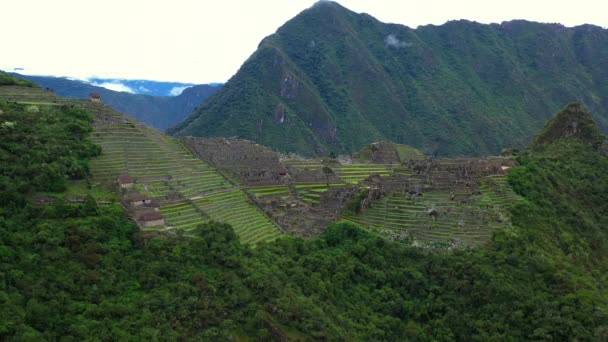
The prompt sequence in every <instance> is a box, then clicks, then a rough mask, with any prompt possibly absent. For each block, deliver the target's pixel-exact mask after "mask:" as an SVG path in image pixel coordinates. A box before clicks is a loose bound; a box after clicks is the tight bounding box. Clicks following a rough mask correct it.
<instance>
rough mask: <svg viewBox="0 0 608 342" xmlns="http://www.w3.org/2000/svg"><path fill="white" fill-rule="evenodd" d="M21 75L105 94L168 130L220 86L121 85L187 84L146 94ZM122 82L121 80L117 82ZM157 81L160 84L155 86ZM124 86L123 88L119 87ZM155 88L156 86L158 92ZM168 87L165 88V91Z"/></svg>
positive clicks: (79, 92)
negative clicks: (174, 92) (171, 93)
mask: <svg viewBox="0 0 608 342" xmlns="http://www.w3.org/2000/svg"><path fill="white" fill-rule="evenodd" d="M14 75H17V76H18V77H20V78H23V79H27V80H31V81H34V82H36V83H37V84H39V85H41V86H42V87H45V88H51V89H53V90H54V91H55V92H56V93H57V94H58V95H61V96H65V97H73V98H88V97H89V95H90V94H91V93H98V94H100V95H101V98H102V101H103V102H104V103H106V104H108V105H110V106H112V107H113V108H114V109H115V110H117V111H119V112H122V113H125V114H130V115H132V116H134V117H135V118H137V119H139V120H141V121H143V122H145V123H147V124H149V125H151V126H154V127H156V128H159V129H161V130H165V129H167V128H169V127H171V126H174V125H176V124H177V123H179V122H181V121H182V120H184V119H185V118H186V117H187V116H188V115H189V114H190V113H191V112H192V111H193V110H194V109H195V108H196V106H198V105H199V104H201V103H202V102H203V101H204V100H206V99H207V97H209V95H211V94H213V93H215V92H216V91H217V90H218V89H219V88H220V86H219V85H207V84H201V85H194V86H189V87H184V86H179V84H181V83H175V84H172V83H166V84H164V85H163V86H160V84H161V82H151V81H125V80H121V81H120V82H122V83H120V84H121V85H123V84H124V85H127V86H131V87H134V88H136V87H138V89H141V87H146V89H147V87H150V88H149V92H155V93H159V92H166V91H170V88H171V87H172V86H173V88H171V89H174V88H176V87H184V88H183V89H181V88H180V89H179V94H178V95H177V96H152V95H145V94H133V93H129V92H124V91H114V90H110V89H107V88H105V87H102V86H95V85H92V84H88V83H86V82H83V81H76V80H70V79H67V78H62V77H51V76H28V75H19V74H14ZM97 82H101V83H99V84H103V82H106V83H108V82H110V83H111V82H114V81H112V80H102V79H98V80H97ZM114 84H118V83H114ZM151 84H156V85H157V87H153V86H151ZM118 89H120V88H118ZM152 89H155V90H154V91H153V90H152ZM162 89H164V90H162Z"/></svg>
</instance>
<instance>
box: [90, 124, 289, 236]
mask: <svg viewBox="0 0 608 342" xmlns="http://www.w3.org/2000/svg"><path fill="white" fill-rule="evenodd" d="M94 126H95V133H94V141H95V142H96V143H97V144H99V145H100V146H102V148H103V153H102V157H101V158H98V159H97V160H94V161H93V162H92V163H91V166H92V172H93V175H94V179H96V180H99V181H104V182H107V181H111V180H113V179H116V177H117V176H118V175H119V174H128V175H130V176H131V177H133V178H134V179H135V184H134V188H135V189H136V190H137V191H138V192H139V193H142V194H145V195H148V196H149V197H151V198H153V199H156V200H158V201H159V202H160V204H161V206H160V212H161V213H162V215H163V216H164V219H165V225H166V227H167V229H181V230H184V231H185V232H186V234H188V233H191V232H192V230H194V229H195V228H196V226H197V225H198V224H201V223H204V222H207V221H209V220H215V221H219V222H226V223H229V224H231V225H233V227H234V229H235V231H236V232H237V233H238V234H239V235H240V236H241V238H242V240H243V241H244V242H248V243H256V242H259V241H263V240H264V241H266V240H270V239H273V238H276V237H277V236H278V235H279V234H280V230H279V229H278V227H277V226H276V225H275V224H274V223H273V222H272V221H270V220H268V219H267V218H266V217H265V216H264V215H263V214H262V213H261V212H260V211H259V209H258V208H257V207H256V206H255V205H254V204H253V203H251V202H250V201H249V199H248V198H247V197H246V196H245V195H244V193H243V192H242V191H241V190H239V189H238V187H237V185H238V184H236V185H235V184H233V183H231V182H230V181H228V180H227V179H226V178H224V177H223V176H222V175H221V174H220V173H218V172H217V171H216V170H215V169H214V168H213V167H211V166H209V165H208V164H207V163H205V162H203V161H202V160H200V159H198V158H195V157H194V156H193V155H192V154H191V153H190V152H189V151H188V150H186V149H185V148H184V146H183V145H182V143H181V142H179V141H177V140H175V139H173V138H170V137H167V136H166V135H164V134H162V133H160V132H159V131H157V130H156V129H153V128H150V127H148V126H145V125H143V124H141V123H137V122H135V121H133V120H130V119H128V118H127V117H125V116H122V115H120V114H117V113H105V115H100V116H99V119H98V120H96V121H95V123H94ZM218 196H219V197H222V196H229V198H230V199H231V202H230V205H229V207H228V208H229V210H226V208H224V207H222V206H202V205H200V203H207V202H213V201H214V200H215V199H216V198H217V197H218ZM253 223H255V224H253Z"/></svg>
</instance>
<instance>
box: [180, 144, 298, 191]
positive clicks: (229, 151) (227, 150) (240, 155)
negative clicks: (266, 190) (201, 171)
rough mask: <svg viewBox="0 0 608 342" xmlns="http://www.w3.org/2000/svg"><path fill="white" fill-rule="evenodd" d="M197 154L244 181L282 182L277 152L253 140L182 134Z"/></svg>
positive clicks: (260, 183)
mask: <svg viewBox="0 0 608 342" xmlns="http://www.w3.org/2000/svg"><path fill="white" fill-rule="evenodd" d="M181 139H182V141H183V142H184V144H185V145H186V146H188V147H189V148H190V149H191V150H192V151H193V152H194V153H195V154H196V155H197V156H198V157H199V158H201V159H203V160H204V161H206V162H208V163H210V164H212V165H214V166H216V167H218V168H220V169H222V170H228V171H230V172H231V173H232V174H234V175H235V176H236V177H238V178H239V179H240V180H241V181H242V182H243V183H245V184H247V185H272V184H283V183H284V178H285V177H284V176H285V175H284V174H285V171H286V170H285V168H284V167H283V166H282V165H281V164H280V163H279V155H278V154H277V153H276V152H274V151H272V150H271V149H269V148H267V147H265V146H262V145H258V144H256V143H254V142H252V141H249V140H244V139H236V138H230V139H226V138H195V137H185V138H181Z"/></svg>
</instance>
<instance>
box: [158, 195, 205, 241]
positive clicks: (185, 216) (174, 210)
mask: <svg viewBox="0 0 608 342" xmlns="http://www.w3.org/2000/svg"><path fill="white" fill-rule="evenodd" d="M160 212H161V213H162V214H163V217H164V218H165V224H166V225H167V226H168V227H171V228H174V229H182V230H184V232H185V233H186V235H189V234H190V233H192V232H193V231H194V230H195V229H196V227H197V226H198V225H199V224H202V223H205V222H207V221H209V218H208V217H206V216H205V215H203V213H202V212H201V211H200V209H198V208H196V207H195V206H194V205H193V204H192V203H191V202H190V201H186V202H181V203H178V204H172V205H167V206H163V207H162V208H160Z"/></svg>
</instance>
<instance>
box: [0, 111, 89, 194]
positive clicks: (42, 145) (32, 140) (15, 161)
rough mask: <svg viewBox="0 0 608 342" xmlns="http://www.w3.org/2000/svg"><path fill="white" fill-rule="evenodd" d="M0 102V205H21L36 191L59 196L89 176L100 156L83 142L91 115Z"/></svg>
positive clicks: (87, 143)
mask: <svg viewBox="0 0 608 342" xmlns="http://www.w3.org/2000/svg"><path fill="white" fill-rule="evenodd" d="M31 108H32V107H31V106H27V105H22V104H16V103H7V102H1V101H0V133H1V135H2V139H0V202H2V204H3V205H19V204H23V201H24V200H25V198H26V196H27V195H29V194H32V193H33V192H35V191H42V192H62V191H64V190H65V189H66V186H67V185H68V184H69V180H76V179H83V178H85V177H86V176H87V175H88V174H89V166H88V164H87V159H88V158H91V157H93V156H96V155H98V154H99V153H100V149H99V147H97V146H95V145H93V143H92V142H91V140H90V139H89V138H88V135H89V133H90V132H91V127H90V125H89V121H90V120H91V119H92V117H91V116H90V114H88V113H87V112H85V111H84V110H82V109H80V108H76V107H68V106H63V107H41V108H38V107H33V108H36V110H31Z"/></svg>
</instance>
